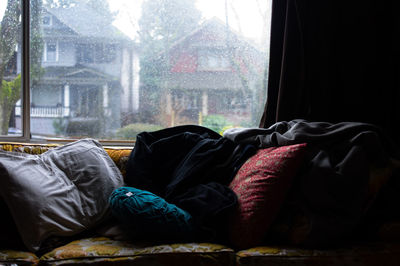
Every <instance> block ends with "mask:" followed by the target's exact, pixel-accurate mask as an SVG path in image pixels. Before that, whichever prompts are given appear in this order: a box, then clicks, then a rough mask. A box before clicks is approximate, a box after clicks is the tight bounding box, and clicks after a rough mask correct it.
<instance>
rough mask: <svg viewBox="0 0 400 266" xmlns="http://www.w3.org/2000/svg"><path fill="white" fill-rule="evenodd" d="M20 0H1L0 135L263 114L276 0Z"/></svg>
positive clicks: (121, 133) (48, 134) (205, 122)
mask: <svg viewBox="0 0 400 266" xmlns="http://www.w3.org/2000/svg"><path fill="white" fill-rule="evenodd" d="M15 1H16V0H13V1H10V0H2V1H0V22H3V21H13V24H12V25H10V23H8V24H7V23H2V24H1V25H2V27H7V29H6V30H5V28H3V29H1V30H2V32H3V31H4V32H5V33H7V34H1V35H0V36H1V38H2V40H1V42H0V45H3V46H4V47H3V46H2V47H0V51H5V52H3V53H2V54H1V55H0V57H1V58H0V67H2V68H4V69H5V71H4V73H3V72H1V73H0V75H2V76H0V82H1V83H0V84H2V87H0V89H1V90H4V91H7V92H11V93H9V94H5V93H0V97H3V98H1V99H0V139H7V140H9V139H11V140H17V139H19V140H24V141H30V140H31V139H35V141H37V142H46V141H54V140H59V139H60V140H61V139H62V140H65V139H67V140H68V139H71V140H72V139H76V138H80V137H93V138H97V139H100V140H107V141H108V142H106V143H126V142H128V143H129V141H133V140H134V139H135V135H134V134H132V132H131V131H134V130H128V129H129V128H138V129H139V131H140V128H141V126H142V125H143V124H146V125H147V124H150V125H152V126H154V128H165V127H171V126H177V125H183V124H198V125H202V126H206V127H207V126H210V125H209V123H210V122H209V121H213V128H215V121H218V126H219V129H218V130H219V131H220V129H222V128H224V127H227V126H257V125H258V124H259V120H260V118H261V114H262V112H263V109H264V103H265V100H266V92H265V91H264V90H263V88H265V86H264V85H263V82H264V81H265V77H264V73H267V71H264V67H265V66H266V65H268V64H266V63H265V62H266V60H268V49H269V48H268V40H269V23H270V8H271V1H272V0H259V1H247V0H196V1H181V0H137V1H130V0H121V1H112V0H97V1H93V0H63V1H58V0H26V1H21V0H19V1H20V2H19V5H20V6H17V7H16V6H15V5H13V4H12V3H14V2H15ZM29 9H30V10H29ZM6 11H7V12H6ZM21 11H22V13H21ZM27 11H29V12H27ZM25 14H30V15H31V16H32V17H30V18H29V17H26V16H25ZM154 18H158V19H157V20H154ZM4 25H5V26H4ZM49 26H51V27H49ZM27 27H29V28H27ZM28 34H29V35H28ZM5 44H6V45H5ZM15 47H17V48H18V49H15ZM27 47H29V53H26V52H27ZM28 60H29V64H27V63H28ZM4 97H8V98H6V99H5V98H4Z"/></svg>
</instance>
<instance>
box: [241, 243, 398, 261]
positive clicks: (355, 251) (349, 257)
mask: <svg viewBox="0 0 400 266" xmlns="http://www.w3.org/2000/svg"><path fill="white" fill-rule="evenodd" d="M399 252H400V244H395V243H369V244H368V243H362V244H361V243H360V244H357V245H354V246H346V247H341V248H332V249H302V248H297V247H296V248H287V247H285V248H284V247H256V248H251V249H247V250H242V251H239V252H237V253H236V262H237V264H236V265H238V266H239V265H242V266H244V265H246V266H253V265H285V266H286V265H290V266H293V265H307V266H314V265H352V266H353V265H360V266H361V265H365V266H368V265H371V266H372V265H380V266H382V265H399V263H400V260H399V259H400V257H399V255H398V254H399ZM396 254H397V255H396Z"/></svg>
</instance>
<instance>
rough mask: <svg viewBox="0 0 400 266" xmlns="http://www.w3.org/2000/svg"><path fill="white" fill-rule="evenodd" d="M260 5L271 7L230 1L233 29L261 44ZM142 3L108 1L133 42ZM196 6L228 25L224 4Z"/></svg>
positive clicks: (215, 0)
mask: <svg viewBox="0 0 400 266" xmlns="http://www.w3.org/2000/svg"><path fill="white" fill-rule="evenodd" d="M257 1H258V2H259V3H260V5H261V6H262V7H263V8H264V7H266V6H268V7H270V3H271V0H228V20H229V24H230V26H231V27H232V28H234V29H235V30H237V31H239V28H241V29H242V34H243V35H244V36H245V37H247V38H250V39H253V40H254V41H255V42H259V41H260V38H261V29H262V23H263V22H262V17H261V15H260V14H259V8H258V5H257ZM141 2H142V0H109V3H110V8H111V10H112V11H118V16H117V18H116V20H115V22H114V25H115V26H116V27H118V28H119V29H120V30H121V31H122V32H124V33H125V34H126V35H128V36H129V37H131V38H134V37H135V36H136V32H137V20H138V18H139V17H140V12H141V9H140V5H141ZM231 3H232V5H233V6H234V9H235V10H236V12H237V16H238V17H239V21H240V23H238V20H236V15H235V14H234V12H233V11H232V9H231ZM6 5H7V0H0V19H1V18H2V16H3V14H4V9H5V7H6ZM196 6H197V8H198V9H199V10H200V11H201V12H202V14H203V16H204V17H205V18H211V17H214V16H216V17H218V18H219V19H221V20H222V21H224V22H225V0H196ZM269 9H270V8H269ZM239 25H240V27H239Z"/></svg>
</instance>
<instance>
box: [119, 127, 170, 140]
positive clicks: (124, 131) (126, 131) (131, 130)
mask: <svg viewBox="0 0 400 266" xmlns="http://www.w3.org/2000/svg"><path fill="white" fill-rule="evenodd" d="M160 129H163V127H162V126H159V125H154V124H146V123H134V124H129V125H127V126H124V127H122V128H120V129H118V130H117V132H116V133H115V135H116V136H117V137H118V138H120V139H126V140H133V139H136V135H137V134H139V133H141V132H144V131H147V132H149V131H156V130H160Z"/></svg>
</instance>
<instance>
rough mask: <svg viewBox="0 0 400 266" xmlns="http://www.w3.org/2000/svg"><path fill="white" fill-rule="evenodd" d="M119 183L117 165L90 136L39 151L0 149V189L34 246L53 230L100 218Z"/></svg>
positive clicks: (65, 231)
mask: <svg viewBox="0 0 400 266" xmlns="http://www.w3.org/2000/svg"><path fill="white" fill-rule="evenodd" d="M122 185H123V179H122V175H121V173H120V171H119V170H118V168H117V166H116V165H115V164H114V162H113V161H112V159H111V158H110V157H109V156H108V154H107V152H106V151H105V150H104V149H103V148H102V146H101V144H100V143H98V142H97V141H95V140H93V139H82V140H78V141H76V142H72V143H69V144H66V145H64V146H60V147H57V148H54V149H51V150H49V151H47V152H45V153H43V154H41V155H31V154H25V153H17V152H6V151H0V194H1V197H2V198H3V199H4V200H5V202H6V203H7V205H8V207H9V209H10V211H11V214H12V216H13V218H14V221H15V223H16V225H17V228H18V231H19V233H20V235H21V237H22V240H23V241H24V244H25V245H26V246H27V248H28V249H30V250H31V251H33V252H35V251H38V250H39V249H40V246H41V244H42V243H43V241H44V240H46V239H47V238H49V237H51V236H72V235H74V234H77V233H80V232H82V231H83V230H85V229H89V228H91V227H93V226H94V225H96V224H97V223H99V222H100V221H101V220H102V219H103V218H105V217H106V216H107V215H108V214H109V203H108V198H109V196H110V195H111V193H112V191H113V190H115V189H116V188H118V187H120V186H122Z"/></svg>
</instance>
